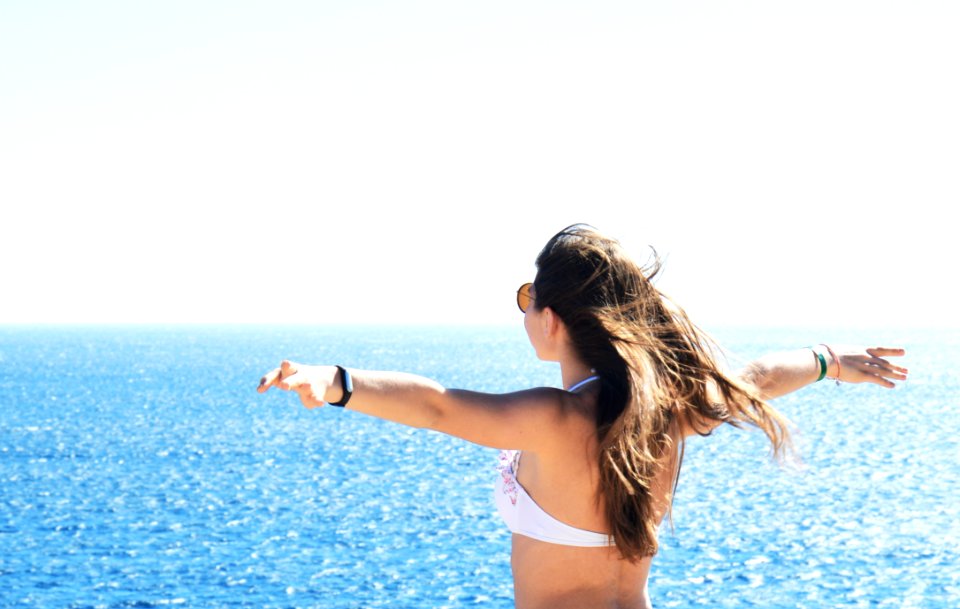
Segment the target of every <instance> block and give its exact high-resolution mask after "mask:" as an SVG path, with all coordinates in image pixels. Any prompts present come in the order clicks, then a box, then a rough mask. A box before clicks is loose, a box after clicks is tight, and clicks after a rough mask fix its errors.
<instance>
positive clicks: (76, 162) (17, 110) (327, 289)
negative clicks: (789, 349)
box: [0, 0, 960, 328]
mask: <svg viewBox="0 0 960 609" xmlns="http://www.w3.org/2000/svg"><path fill="white" fill-rule="evenodd" d="M957 31H960V5H958V4H957V3H956V2H951V1H944V2H934V1H929V0H914V1H910V2H906V1H904V2H893V1H862V2H861V1H850V0H835V1H830V2H826V1H820V0H811V1H808V2H802V3H799V2H779V1H773V0H765V1H754V2H747V1H728V0H714V1H711V2H705V1H704V2H669V3H668V2H636V1H630V2H626V1H624V2H619V1H618V2H611V1H606V0H593V1H590V2H586V1H583V0H581V1H579V2H570V1H564V0H553V1H551V2H539V1H530V2H518V1H512V2H505V1H500V0H487V1H484V2H476V1H474V2H465V1H461V0H442V1H439V0H438V1H418V0H410V1H404V2H383V1H380V2H376V1H372V0H351V1H349V2H348V1H333V0H330V1H321V0H315V1H300V2H297V1H288V0H272V1H270V2H266V1H258V0H249V1H229V2H228V1H223V2H213V1H206V2H205V1H199V0H192V1H176V0H173V1H167V2H153V3H140V2H128V1H116V2H107V1H103V0H89V1H86V2H73V1H69V2H68V1H47V0H37V1H32V2H14V1H12V0H0V209H2V216H0V217H2V222H0V273H2V277H3V279H4V281H3V284H2V285H3V288H2V290H0V324H26V323H182V322H187V323H214V322H226V323H246V322H251V323H294V324H342V323H346V324H354V323H410V324H421V323H454V324H465V323H469V324H477V323H479V324H487V323H491V324H501V323H519V312H518V311H517V309H516V306H515V300H514V298H515V296H514V294H515V291H516V288H517V287H518V286H519V285H520V284H521V283H523V282H525V281H529V280H531V279H532V278H533V275H534V273H535V267H534V264H533V262H534V259H535V257H536V254H537V253H538V252H539V250H540V248H541V247H542V246H543V244H544V243H545V242H546V241H547V239H549V238H550V236H551V235H553V234H554V233H555V232H556V231H558V230H560V229H561V228H563V227H565V226H567V225H569V224H572V223H576V222H585V223H589V224H592V225H593V226H595V227H597V228H598V229H599V230H601V231H602V232H604V233H607V234H609V235H611V236H614V237H616V238H618V239H620V240H621V242H622V243H623V244H624V246H625V247H627V248H628V250H629V251H630V252H631V253H633V254H634V255H635V256H636V257H637V258H640V259H643V258H645V257H646V256H647V255H648V253H649V251H650V250H649V247H651V246H652V247H654V248H655V249H656V250H657V252H659V254H660V255H661V256H662V257H663V258H664V259H665V261H666V267H665V271H664V274H663V276H662V277H661V278H660V279H659V281H658V284H657V285H658V287H659V288H660V289H661V290H663V291H664V292H666V293H668V294H670V295H671V296H672V297H673V298H674V299H675V300H676V301H677V302H679V303H680V304H681V305H682V306H684V307H685V308H686V309H687V311H688V312H689V313H690V314H691V316H692V317H693V318H694V319H695V320H698V321H700V322H701V323H702V324H706V325H727V324H730V325H742V324H760V325H804V326H807V325H817V324H825V325H832V326H877V325H881V326H898V327H900V326H914V325H920V326H932V327H953V328H956V327H958V326H960V323H958V320H957V312H958V311H960V307H958V304H960V299H958V297H957V295H956V293H957V290H956V288H955V286H954V284H955V282H956V279H955V277H956V272H955V270H954V267H956V266H957V263H958V262H960V255H958V249H957V245H956V243H957V240H956V237H955V232H956V229H955V227H954V222H952V221H951V220H950V219H949V218H950V217H952V212H953V211H954V210H955V209H956V208H957V204H958V202H960V112H958V111H957V108H960V78H958V77H957V75H958V74H960V65H958V64H960V37H958V36H957V35H956V32H957Z"/></svg>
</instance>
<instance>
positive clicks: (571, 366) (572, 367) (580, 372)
mask: <svg viewBox="0 0 960 609" xmlns="http://www.w3.org/2000/svg"><path fill="white" fill-rule="evenodd" d="M594 374H595V373H594V371H593V370H592V369H591V368H590V366H588V365H586V364H585V363H583V362H582V361H580V360H579V359H578V358H575V357H570V358H565V359H561V360H560V379H561V381H562V382H563V387H564V389H567V388H569V387H573V386H574V385H576V384H577V383H579V382H580V381H582V380H584V379H587V378H590V377H591V376H593V375H594Z"/></svg>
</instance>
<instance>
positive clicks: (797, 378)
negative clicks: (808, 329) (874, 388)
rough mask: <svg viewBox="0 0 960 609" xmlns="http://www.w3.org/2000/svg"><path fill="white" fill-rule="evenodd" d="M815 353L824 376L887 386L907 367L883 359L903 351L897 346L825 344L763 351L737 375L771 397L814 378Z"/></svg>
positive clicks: (816, 375)
mask: <svg viewBox="0 0 960 609" xmlns="http://www.w3.org/2000/svg"><path fill="white" fill-rule="evenodd" d="M818 353H819V354H820V355H821V356H823V362H824V363H823V365H825V366H826V377H827V378H831V379H836V380H839V381H843V382H845V383H874V384H876V385H880V386H881V387H886V388H888V389H893V388H894V387H895V386H896V383H895V382H894V381H905V380H906V379H907V373H908V371H907V369H906V368H903V367H901V366H897V365H895V364H893V363H891V362H890V361H889V360H888V359H887V358H889V357H900V356H902V355H904V353H905V351H904V350H903V349H901V348H891V347H871V348H864V347H849V346H836V347H834V346H830V347H827V346H826V345H819V346H817V347H814V348H813V349H810V348H806V349H797V350H793V351H784V352H781V353H771V354H769V355H765V356H763V357H761V358H759V359H757V360H755V361H753V362H751V363H750V364H748V365H747V366H746V367H745V368H744V369H743V370H742V371H741V372H740V375H739V376H740V378H742V379H743V380H745V381H747V382H748V383H750V384H752V385H754V386H755V387H757V389H759V390H760V397H762V398H763V399H765V400H772V399H774V398H778V397H780V396H783V395H786V394H788V393H792V392H794V391H796V390H797V389H800V388H802V387H805V386H807V385H810V384H812V383H814V382H816V380H817V379H818V378H819V377H820V372H821V363H820V359H819V357H818V355H817V354H818Z"/></svg>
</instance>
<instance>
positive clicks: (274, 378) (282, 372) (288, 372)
mask: <svg viewBox="0 0 960 609" xmlns="http://www.w3.org/2000/svg"><path fill="white" fill-rule="evenodd" d="M298 369H299V366H298V365H297V364H295V363H294V362H291V361H289V360H283V361H282V362H280V367H279V368H274V369H273V370H271V371H270V372H268V373H266V374H265V375H263V378H261V379H260V385H258V386H257V391H259V392H260V393H263V392H264V391H266V390H267V389H270V388H271V387H279V388H280V389H289V387H283V386H281V382H282V381H283V379H285V378H287V377H289V376H292V375H293V374H296V372H297V370H298Z"/></svg>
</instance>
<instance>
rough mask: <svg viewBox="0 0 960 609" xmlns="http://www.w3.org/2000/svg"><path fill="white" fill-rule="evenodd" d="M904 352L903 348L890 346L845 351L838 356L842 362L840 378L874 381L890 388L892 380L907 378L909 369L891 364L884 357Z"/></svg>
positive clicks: (854, 381)
mask: <svg viewBox="0 0 960 609" xmlns="http://www.w3.org/2000/svg"><path fill="white" fill-rule="evenodd" d="M864 352H865V354H864ZM905 353H906V351H905V350H904V349H901V348H890V347H873V348H870V349H864V350H863V351H860V353H847V354H845V355H844V356H842V357H841V358H840V359H841V364H842V366H841V374H840V380H842V381H848V382H853V383H863V382H868V383H874V384H877V385H880V386H882V387H887V388H888V389H892V388H893V387H895V386H896V384H895V383H894V382H893V380H897V381H905V380H907V374H908V373H909V370H907V369H906V368H904V367H903V366H897V365H895V364H891V363H890V362H889V361H887V360H886V359H885V358H887V357H899V356H902V355H904V354H905ZM844 368H845V370H844ZM891 379H893V380H891Z"/></svg>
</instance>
